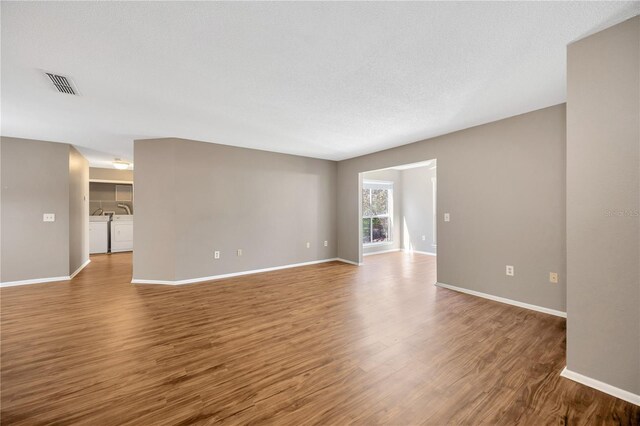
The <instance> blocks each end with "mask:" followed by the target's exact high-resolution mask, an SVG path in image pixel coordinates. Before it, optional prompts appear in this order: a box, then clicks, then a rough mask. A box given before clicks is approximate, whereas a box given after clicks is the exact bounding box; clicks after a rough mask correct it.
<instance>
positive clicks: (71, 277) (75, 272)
mask: <svg viewBox="0 0 640 426" xmlns="http://www.w3.org/2000/svg"><path fill="white" fill-rule="evenodd" d="M89 263H91V259H87V261H86V262H84V263H83V264H82V265H80V267H79V268H78V269H76V270H75V271H74V272H73V274H71V275H69V279H73V277H75V276H76V275H78V273H79V272H80V271H82V270H83V269H84V267H85V266H87V265H88V264H89Z"/></svg>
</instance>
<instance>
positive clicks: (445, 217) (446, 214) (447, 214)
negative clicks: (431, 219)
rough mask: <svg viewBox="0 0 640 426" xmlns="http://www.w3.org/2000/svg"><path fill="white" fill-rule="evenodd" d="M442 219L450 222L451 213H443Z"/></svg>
mask: <svg viewBox="0 0 640 426" xmlns="http://www.w3.org/2000/svg"><path fill="white" fill-rule="evenodd" d="M444 221H445V222H451V215H450V214H449V213H445V214H444Z"/></svg>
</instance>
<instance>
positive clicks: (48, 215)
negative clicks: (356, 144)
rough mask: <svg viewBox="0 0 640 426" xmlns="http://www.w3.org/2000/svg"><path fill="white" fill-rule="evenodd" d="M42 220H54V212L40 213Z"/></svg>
mask: <svg viewBox="0 0 640 426" xmlns="http://www.w3.org/2000/svg"><path fill="white" fill-rule="evenodd" d="M42 221H43V222H55V221H56V214H55V213H45V214H43V215H42Z"/></svg>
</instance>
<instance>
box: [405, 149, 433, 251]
mask: <svg viewBox="0 0 640 426" xmlns="http://www.w3.org/2000/svg"><path fill="white" fill-rule="evenodd" d="M435 177H436V164H435V161H434V162H433V164H432V165H429V166H426V167H416V168H415V169H407V170H403V171H402V187H401V188H402V191H401V192H402V224H403V239H402V247H403V249H405V250H415V251H422V252H427V253H435V252H436V234H437V232H434V221H435V220H436V217H435V216H434V213H435V212H434V209H435V207H436V206H435V205H434V203H433V198H434V197H433V195H434V193H433V183H432V181H431V179H432V178H435ZM436 194H437V191H436ZM423 236H424V237H425V239H424V241H423V240H422V237H423Z"/></svg>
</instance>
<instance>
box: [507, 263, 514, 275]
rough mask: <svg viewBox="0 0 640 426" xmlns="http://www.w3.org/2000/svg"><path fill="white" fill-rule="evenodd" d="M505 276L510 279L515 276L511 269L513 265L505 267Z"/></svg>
mask: <svg viewBox="0 0 640 426" xmlns="http://www.w3.org/2000/svg"><path fill="white" fill-rule="evenodd" d="M506 274H507V275H508V276H510V277H512V276H514V275H515V270H514V268H513V265H507V269H506Z"/></svg>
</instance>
